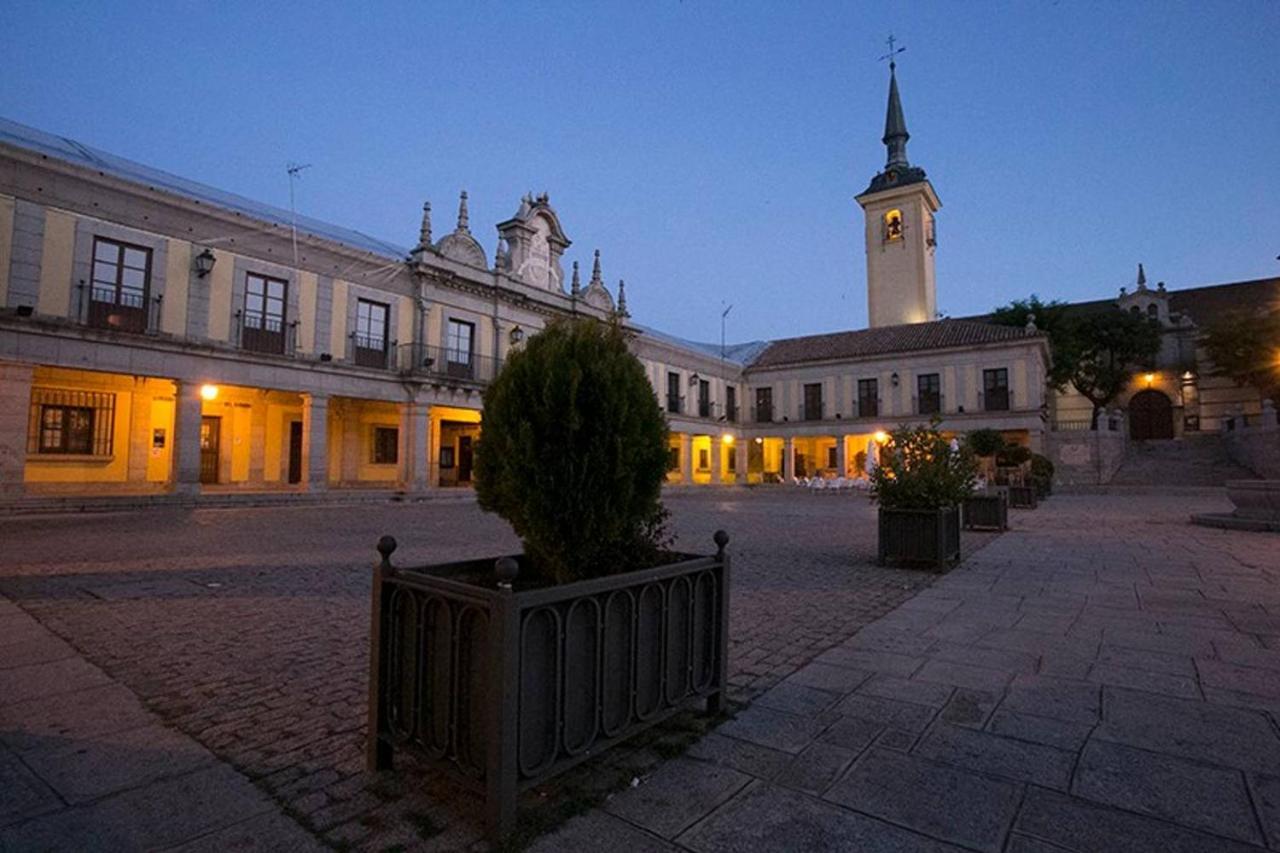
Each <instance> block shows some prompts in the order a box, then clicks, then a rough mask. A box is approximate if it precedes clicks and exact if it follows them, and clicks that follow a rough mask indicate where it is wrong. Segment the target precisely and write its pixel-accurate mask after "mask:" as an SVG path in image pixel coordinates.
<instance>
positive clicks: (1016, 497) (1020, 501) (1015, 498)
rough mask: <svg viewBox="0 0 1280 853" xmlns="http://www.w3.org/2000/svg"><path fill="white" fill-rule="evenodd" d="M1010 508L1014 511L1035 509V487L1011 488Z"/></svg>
mask: <svg viewBox="0 0 1280 853" xmlns="http://www.w3.org/2000/svg"><path fill="white" fill-rule="evenodd" d="M1009 506H1011V507H1013V508H1014V509H1035V508H1036V488H1035V486H1012V485H1011V486H1009Z"/></svg>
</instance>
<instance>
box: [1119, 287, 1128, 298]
mask: <svg viewBox="0 0 1280 853" xmlns="http://www.w3.org/2000/svg"><path fill="white" fill-rule="evenodd" d="M1120 295H1121V296H1128V295H1129V288H1127V287H1122V288H1120Z"/></svg>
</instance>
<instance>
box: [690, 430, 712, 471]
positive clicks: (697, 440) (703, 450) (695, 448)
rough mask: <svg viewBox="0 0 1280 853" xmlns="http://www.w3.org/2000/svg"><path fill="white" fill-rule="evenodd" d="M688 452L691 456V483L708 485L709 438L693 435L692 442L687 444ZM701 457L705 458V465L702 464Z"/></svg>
mask: <svg viewBox="0 0 1280 853" xmlns="http://www.w3.org/2000/svg"><path fill="white" fill-rule="evenodd" d="M689 446H690V452H691V453H692V454H693V482H695V483H710V482H711V463H712V459H711V436H709V435H695V436H694V437H693V440H692V441H690V442H689ZM703 457H706V464H705V465H704V464H703Z"/></svg>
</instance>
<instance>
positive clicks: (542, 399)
mask: <svg viewBox="0 0 1280 853" xmlns="http://www.w3.org/2000/svg"><path fill="white" fill-rule="evenodd" d="M475 463H476V467H475V477H476V480H475V482H476V485H475V488H476V497H477V499H478V502H479V504H480V507H481V508H482V509H484V510H487V511H489V512H494V513H497V514H498V515H500V516H502V517H503V518H505V519H506V520H507V521H508V522H510V524H511V526H512V527H513V528H514V529H515V532H516V534H517V535H519V536H520V538H521V539H522V540H523V541H524V547H525V554H526V556H527V558H528V565H529V566H530V568H532V569H533V570H534V571H535V572H536V573H537V574H538V575H539V576H541V577H542V578H544V579H545V580H547V581H551V582H555V583H565V582H568V581H573V580H578V579H582V578H588V577H597V576H601V575H609V574H616V573H619V572H623V571H628V570H631V569H635V568H641V567H645V566H647V565H652V564H653V563H654V561H655V560H656V559H658V552H659V550H660V548H661V547H662V546H663V545H664V544H665V541H664V537H665V533H664V521H665V518H666V511H665V510H664V509H663V507H662V503H661V500H660V496H661V489H662V481H663V479H664V477H665V476H666V470H667V424H666V419H665V418H664V417H663V414H662V411H661V409H659V407H658V402H657V400H656V398H655V397H654V393H653V389H652V387H651V386H650V385H649V380H648V379H647V378H646V375H645V371H644V367H643V366H642V365H641V364H640V361H639V360H638V359H636V357H635V356H634V355H632V353H631V351H630V350H629V349H628V347H627V341H626V338H625V336H624V334H623V331H622V329H621V328H620V327H618V326H617V325H616V324H608V323H601V322H598V321H596V320H593V319H586V318H578V319H573V320H560V321H556V322H554V323H552V324H551V325H549V326H548V327H547V328H546V329H545V330H543V331H542V332H540V333H538V334H537V335H534V336H532V337H531V338H530V339H529V340H528V342H527V343H526V344H525V346H524V348H523V349H521V350H520V351H517V352H515V353H513V354H512V355H511V356H510V357H509V358H508V359H507V361H506V363H505V365H504V366H503V368H502V370H501V372H499V374H498V376H497V378H496V379H495V380H494V381H493V383H492V384H491V385H490V386H489V388H488V390H487V391H486V392H485V395H484V425H483V430H482V434H481V437H480V441H479V443H478V445H477V447H476V459H475Z"/></svg>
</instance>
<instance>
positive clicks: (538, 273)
mask: <svg viewBox="0 0 1280 853" xmlns="http://www.w3.org/2000/svg"><path fill="white" fill-rule="evenodd" d="M532 224H533V234H532V235H530V237H529V243H528V253H527V254H526V255H525V256H524V259H523V260H522V261H521V263H520V268H519V269H518V270H516V274H517V275H519V276H520V277H521V278H523V279H524V280H525V281H527V282H529V283H530V284H532V285H534V286H535V287H558V286H559V282H557V281H555V275H554V271H553V270H552V268H551V244H550V243H549V242H548V241H547V236H548V235H549V234H550V233H551V226H550V224H549V223H548V222H547V220H546V219H544V218H543V217H541V216H539V217H537V218H536V219H534V221H533V223H532Z"/></svg>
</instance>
